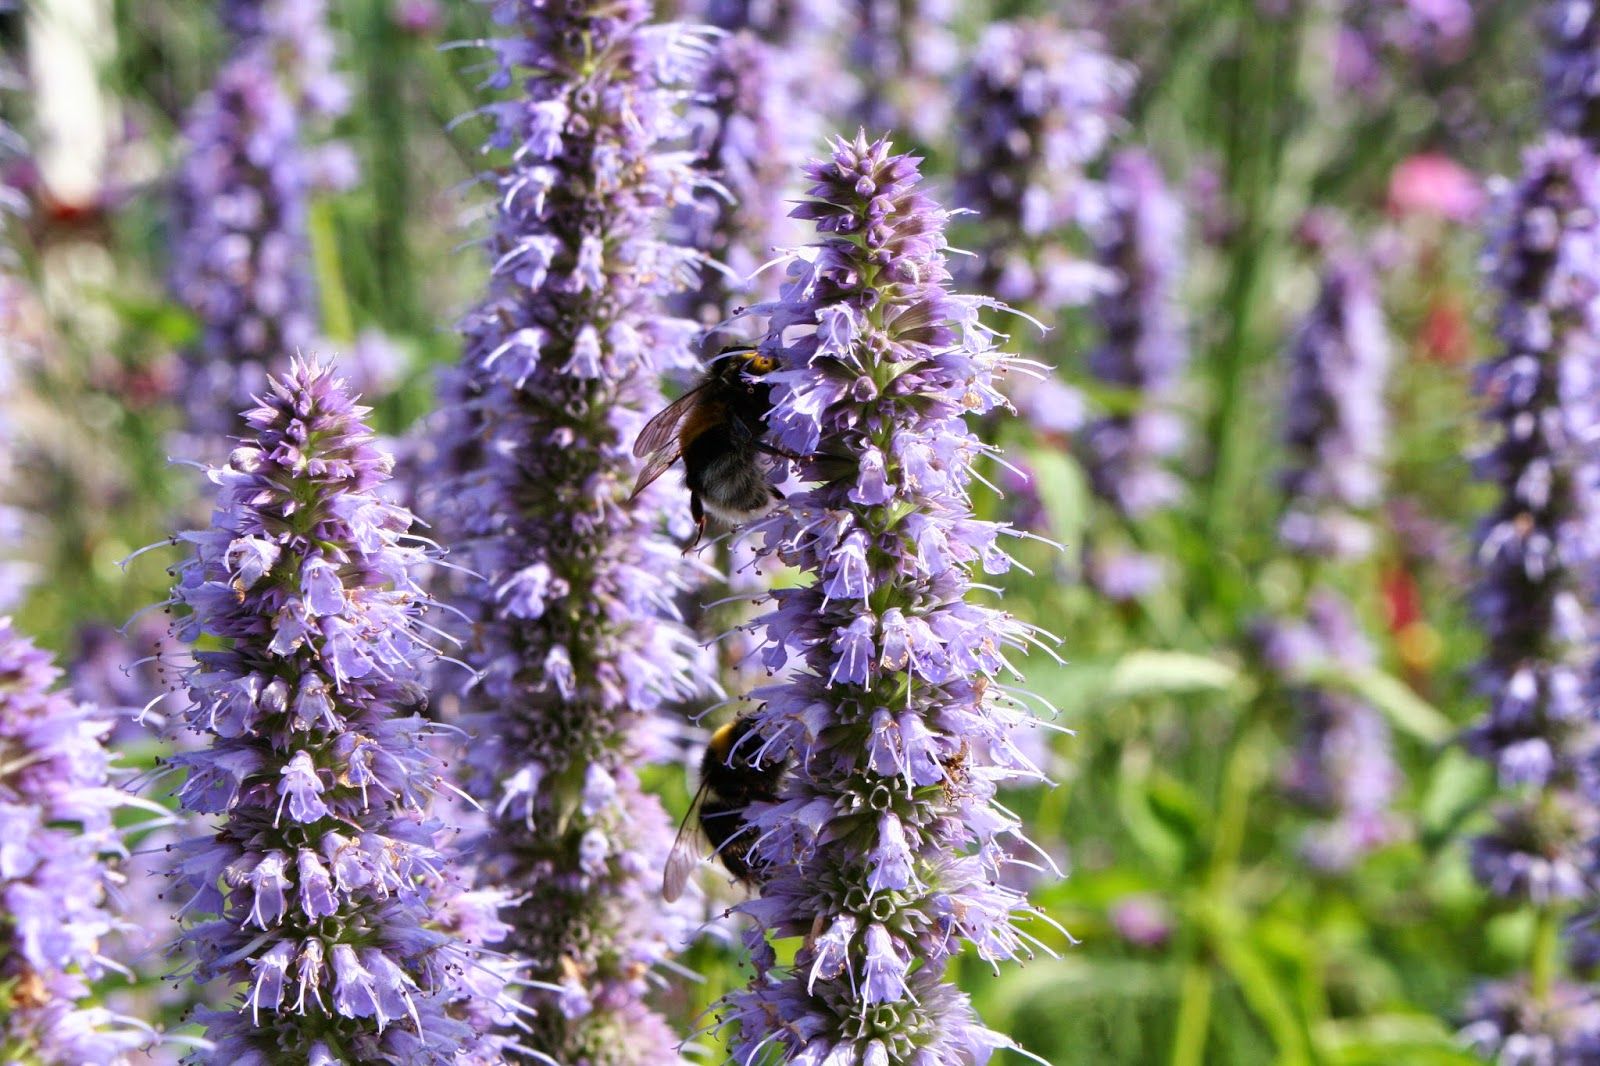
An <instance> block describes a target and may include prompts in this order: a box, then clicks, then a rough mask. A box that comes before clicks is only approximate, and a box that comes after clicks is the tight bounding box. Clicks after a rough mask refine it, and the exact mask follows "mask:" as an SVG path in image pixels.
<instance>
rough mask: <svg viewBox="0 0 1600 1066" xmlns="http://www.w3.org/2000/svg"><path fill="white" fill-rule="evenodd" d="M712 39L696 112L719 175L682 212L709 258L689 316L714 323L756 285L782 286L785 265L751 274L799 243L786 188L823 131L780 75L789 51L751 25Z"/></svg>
mask: <svg viewBox="0 0 1600 1066" xmlns="http://www.w3.org/2000/svg"><path fill="white" fill-rule="evenodd" d="M712 47H713V51H712V54H711V58H710V61H709V62H708V63H707V64H706V66H705V70H704V73H703V74H702V76H701V90H700V106H699V107H698V108H696V109H695V112H694V123H695V125H696V127H697V129H696V138H695V145H696V149H697V151H698V154H699V157H700V162H699V167H700V169H701V170H702V171H704V172H705V173H706V174H707V175H708V176H709V177H710V178H711V179H712V181H711V182H710V183H708V184H707V185H706V186H705V187H703V188H701V189H700V190H699V191H698V193H697V194H696V196H695V201H694V204H693V206H691V207H689V208H686V209H683V210H681V211H680V212H679V214H680V219H681V224H682V225H683V227H684V230H685V232H684V234H683V237H682V243H684V244H687V245H688V246H690V247H692V248H697V249H699V250H700V251H702V252H704V253H705V254H706V256H707V257H708V259H709V260H710V261H709V262H708V263H707V264H706V265H705V266H704V267H703V268H702V269H701V271H700V277H699V284H698V285H697V286H696V287H695V289H694V290H693V291H691V292H689V293H687V294H685V295H684V296H683V297H682V298H681V299H683V300H684V301H686V310H687V311H688V317H691V318H694V319H695V320H697V321H698V322H700V323H701V324H702V325H704V326H707V327H710V326H715V325H717V324H718V323H720V322H722V321H723V320H724V319H725V318H727V317H728V316H729V314H730V313H732V311H733V310H734V306H733V304H734V301H735V298H736V297H738V296H742V294H743V293H744V292H745V291H746V290H747V289H748V287H749V286H750V285H751V284H758V285H759V286H760V290H759V291H763V292H764V293H765V295H768V296H771V295H775V294H776V291H777V283H778V274H777V271H776V270H768V271H766V272H765V273H764V274H762V275H761V277H760V278H758V279H756V281H755V282H749V281H747V279H749V278H751V276H752V275H754V274H755V273H756V270H757V268H758V267H760V266H761V265H762V264H763V263H765V262H767V261H768V260H770V259H772V258H774V257H775V256H776V255H777V254H778V252H777V249H778V248H779V247H780V246H782V245H788V244H792V243H793V240H791V235H792V234H793V233H794V231H795V227H794V226H793V224H792V223H789V222H788V216H787V213H786V212H785V211H784V207H783V201H784V193H785V192H786V191H787V185H788V183H789V182H790V181H791V180H792V179H793V175H794V172H795V169H796V168H797V167H798V166H799V165H800V160H801V158H802V153H803V150H804V149H803V146H804V145H806V144H809V143H810V141H811V140H812V137H813V132H814V131H813V130H812V129H811V125H812V123H811V122H810V121H808V117H809V111H808V110H807V109H804V108H800V107H796V106H795V105H794V101H793V99H792V97H791V95H790V93H789V91H788V86H787V85H786V83H785V80H784V79H783V78H782V77H780V69H781V67H782V66H783V58H784V54H783V53H782V52H781V51H779V50H778V49H777V48H774V47H773V46H771V45H768V44H767V43H765V42H764V41H762V40H761V39H760V38H759V37H757V36H756V35H755V34H754V33H752V32H751V31H749V30H736V31H734V32H730V33H727V34H726V35H724V36H721V37H719V38H718V39H717V40H716V41H715V42H714V43H713V46H712Z"/></svg>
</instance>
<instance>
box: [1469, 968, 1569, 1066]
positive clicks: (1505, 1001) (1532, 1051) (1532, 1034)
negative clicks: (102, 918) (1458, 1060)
mask: <svg viewBox="0 0 1600 1066" xmlns="http://www.w3.org/2000/svg"><path fill="white" fill-rule="evenodd" d="M1460 1037H1461V1040H1462V1042H1463V1043H1465V1044H1466V1045H1467V1046H1468V1047H1470V1048H1471V1049H1472V1050H1473V1051H1475V1052H1477V1053H1478V1054H1479V1055H1482V1056H1484V1057H1485V1058H1487V1059H1490V1060H1491V1061H1493V1062H1497V1063H1505V1064H1507V1066H1564V1064H1567V1063H1579V1062H1592V1061H1594V1057H1595V1055H1596V1054H1600V1004H1597V1003H1596V1001H1595V998H1594V993H1593V991H1592V990H1591V989H1589V988H1586V987H1584V986H1583V985H1578V984H1568V983H1565V982H1562V983H1558V984H1556V985H1555V986H1554V987H1553V988H1551V989H1550V990H1549V993H1548V994H1547V995H1545V996H1542V997H1541V996H1535V995H1533V994H1532V991H1531V989H1530V988H1529V986H1528V982H1526V981H1522V980H1512V981H1498V982H1492V983H1489V984H1485V985H1483V986H1481V987H1480V988H1479V989H1478V990H1477V991H1476V992H1474V993H1473V996H1472V999H1471V1001H1470V1002H1469V1003H1468V1004H1467V1008H1466V1024H1465V1025H1464V1026H1463V1027H1462V1029H1461V1033H1460Z"/></svg>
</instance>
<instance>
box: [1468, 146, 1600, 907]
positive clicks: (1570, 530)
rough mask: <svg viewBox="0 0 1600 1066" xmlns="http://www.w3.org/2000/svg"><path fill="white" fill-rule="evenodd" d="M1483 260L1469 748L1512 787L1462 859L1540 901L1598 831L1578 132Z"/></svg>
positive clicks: (1596, 273)
mask: <svg viewBox="0 0 1600 1066" xmlns="http://www.w3.org/2000/svg"><path fill="white" fill-rule="evenodd" d="M1491 263H1492V270H1493V275H1492V276H1493V279H1494V281H1495V283H1496V285H1497V287H1498V288H1499V289H1500V290H1501V292H1502V293H1504V297H1505V298H1504V302H1503V303H1502V305H1501V309H1500V314H1499V318H1498V320H1497V324H1496V333H1497V335H1498V337H1499V341H1500V345H1501V352H1500V354H1499V355H1497V356H1496V357H1495V358H1494V359H1493V360H1492V361H1491V362H1489V363H1488V364H1486V365H1485V366H1484V367H1483V369H1482V370H1481V371H1480V376H1479V382H1478V385H1479V392H1480V393H1481V395H1482V396H1483V398H1484V403H1485V417H1486V419H1487V420H1488V422H1489V423H1490V425H1491V426H1493V427H1494V429H1495V438H1494V440H1493V441H1492V444H1491V446H1490V447H1489V449H1488V450H1487V451H1486V452H1485V453H1484V454H1482V455H1481V456H1480V457H1479V459H1478V461H1477V471H1478V474H1479V476H1480V477H1482V478H1483V479H1484V480H1487V481H1490V482H1492V483H1493V484H1495V485H1496V486H1497V487H1498V489H1499V491H1500V499H1499V503H1498V504H1497V506H1496V507H1495V509H1494V511H1493V512H1491V513H1490V515H1489V516H1488V517H1487V518H1486V519H1485V520H1484V521H1483V522H1482V523H1481V524H1480V526H1479V529H1478V533H1477V561H1478V567H1479V579H1478V584H1477V587H1476V589H1475V591H1474V594H1473V606H1474V609H1475V613H1476V614H1477V616H1478V620H1479V623H1480V624H1481V625H1482V627H1483V630H1484V633H1485V635H1486V637H1487V639H1488V648H1487V652H1486V655H1485V657H1484V661H1483V662H1482V663H1481V664H1480V667H1479V676H1480V682H1481V686H1482V689H1483V691H1484V692H1485V694H1486V695H1487V696H1488V698H1489V711H1488V714H1487V715H1486V716H1485V717H1484V719H1483V720H1482V721H1481V722H1479V724H1478V725H1477V726H1475V727H1474V728H1473V729H1471V730H1470V731H1469V732H1468V734H1467V746H1468V747H1469V748H1470V749H1471V750H1472V751H1473V752H1474V753H1475V754H1478V755H1480V756H1482V757H1483V758H1484V759H1486V760H1487V761H1489V762H1490V763H1491V764H1492V765H1493V766H1494V767H1495V769H1496V771H1497V773H1498V776H1499V778H1500V782H1501V784H1502V786H1503V787H1505V788H1506V789H1508V790H1512V791H1513V792H1515V793H1516V795H1515V796H1514V797H1513V798H1511V799H1510V800H1508V801H1507V803H1506V805H1505V806H1504V807H1503V808H1502V810H1501V811H1500V814H1499V822H1498V825H1497V827H1496V828H1495V829H1494V830H1492V831H1491V832H1490V833H1489V834H1488V835H1487V836H1485V837H1483V838H1481V839H1480V840H1478V841H1477V842H1476V843H1475V845H1474V849H1473V868H1474V870H1475V871H1476V872H1477V874H1478V877H1479V879H1480V880H1481V881H1483V883H1484V884H1486V885H1487V886H1489V887H1490V888H1491V889H1492V890H1493V891H1494V892H1496V893H1497V894H1499V895H1503V896H1510V897H1513V898H1517V899H1523V900H1534V901H1537V902H1544V903H1549V902H1553V901H1558V900H1562V899H1574V898H1584V897H1589V896H1591V895H1592V893H1593V887H1592V883H1591V879H1592V877H1593V863H1594V860H1595V855H1594V844H1593V840H1594V838H1595V834H1596V832H1597V831H1600V824H1597V820H1600V816H1597V814H1596V811H1595V808H1594V806H1593V804H1592V802H1591V801H1590V800H1588V799H1585V798H1584V797H1583V796H1582V794H1581V792H1580V785H1581V778H1582V773H1581V772H1582V770H1583V769H1584V764H1585V762H1586V761H1587V760H1589V759H1590V758H1591V756H1592V753H1593V750H1594V730H1595V727H1594V718H1593V696H1592V689H1591V686H1592V685H1593V679H1594V671H1595V666H1596V661H1595V658H1596V657H1595V640H1596V637H1597V630H1596V627H1595V620H1594V612H1593V607H1592V603H1593V591H1592V588H1593V586H1592V584H1591V583H1592V582H1593V580H1594V577H1595V566H1596V561H1597V558H1600V551H1597V549H1600V527H1597V525H1596V519H1597V516H1600V511H1597V507H1596V495H1595V494H1596V489H1597V484H1596V476H1597V469H1596V465H1595V460H1594V453H1593V441H1594V439H1595V432H1596V426H1597V425H1600V406H1597V399H1600V397H1597V393H1596V389H1595V379H1594V375H1595V370H1594V367H1595V365H1596V359H1597V355H1600V341H1597V337H1600V321H1597V320H1596V314H1595V306H1596V304H1595V301H1596V299H1597V297H1600V164H1597V161H1596V159H1595V157H1594V156H1593V155H1592V153H1591V152H1590V151H1589V149H1588V148H1587V147H1586V146H1584V145H1583V144H1582V143H1581V142H1579V141H1577V140H1575V139H1572V138H1567V137H1561V136H1551V137H1549V138H1547V139H1546V140H1545V141H1544V142H1542V143H1541V144H1538V145H1536V146H1535V147H1533V148H1531V149H1529V150H1528V151H1527V152H1526V153H1525V155H1524V157H1523V175H1522V179H1521V180H1520V181H1519V182H1518V183H1517V184H1516V185H1515V186H1514V187H1513V188H1510V189H1508V190H1506V192H1505V195H1503V196H1502V197H1501V202H1500V203H1499V205H1498V212H1497V229H1496V230H1495V233H1494V237H1493V240H1492V245H1491Z"/></svg>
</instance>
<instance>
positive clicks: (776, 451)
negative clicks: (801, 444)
mask: <svg viewBox="0 0 1600 1066" xmlns="http://www.w3.org/2000/svg"><path fill="white" fill-rule="evenodd" d="M755 447H756V451H758V452H764V453H766V454H767V455H776V456H777V457H778V458H779V459H787V460H789V461H790V462H791V463H798V462H799V461H800V460H802V459H804V458H805V456H803V455H801V454H800V453H798V452H791V451H790V450H789V449H788V448H780V447H778V446H777V445H776V444H768V443H767V442H766V441H764V440H758V441H756V445H755Z"/></svg>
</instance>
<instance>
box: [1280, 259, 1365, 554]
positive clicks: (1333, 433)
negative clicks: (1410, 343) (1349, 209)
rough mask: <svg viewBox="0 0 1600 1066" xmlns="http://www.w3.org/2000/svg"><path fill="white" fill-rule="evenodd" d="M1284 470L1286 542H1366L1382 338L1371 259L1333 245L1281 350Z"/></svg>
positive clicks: (1331, 547)
mask: <svg viewBox="0 0 1600 1066" xmlns="http://www.w3.org/2000/svg"><path fill="white" fill-rule="evenodd" d="M1286 358H1287V360H1288V385H1287V395H1286V397H1285V400H1284V408H1285V412H1286V413H1285V416H1284V417H1285V424H1284V443H1285V445H1286V446H1287V448H1288V450H1289V468H1288V470H1287V471H1285V473H1284V475H1283V485H1284V490H1285V492H1286V493H1287V494H1288V497H1289V500H1288V511H1287V513H1286V514H1285V516H1284V518H1283V521H1282V523H1281V524H1280V525H1279V529H1278V533H1279V536H1280V537H1282V538H1283V541H1284V543H1286V544H1287V545H1288V546H1289V547H1290V548H1291V549H1292V550H1294V551H1297V552H1301V553H1304V554H1307V555H1312V556H1332V557H1337V558H1351V557H1358V556H1361V555H1364V554H1366V553H1367V552H1368V551H1370V550H1371V547H1372V530H1371V527H1370V526H1369V525H1368V523H1367V520H1366V517H1365V515H1364V513H1363V512H1365V511H1366V510H1368V509H1369V508H1371V507H1372V506H1374V505H1375V504H1376V503H1377V502H1378V500H1379V497H1380V495H1381V493H1382V489H1383V475H1382V470H1381V464H1382V461H1383V453H1384V443H1385V437H1386V436H1387V432H1388V425H1387V417H1386V414H1385V410H1384V396H1383V393H1384V386H1385V383H1386V381H1387V376H1388V372H1389V338H1388V334H1387V332H1386V330H1385V328H1384V322H1383V308H1382V305H1381V303H1380V302H1379V297H1378V290H1377V286H1376V284H1375V282H1374V280H1373V277H1372V272H1371V268H1370V267H1369V266H1368V265H1367V263H1366V262H1365V261H1364V260H1362V259H1360V258H1359V257H1357V256H1356V255H1355V254H1354V253H1350V252H1334V253H1332V254H1331V255H1330V256H1329V257H1328V260H1327V262H1326V263H1325V265H1324V268H1323V274H1322V280H1321V288H1320V291H1319V293H1318V295H1317V302H1316V304H1315V305H1314V306H1313V307H1312V308H1311V311H1310V312H1309V313H1308V314H1307V315H1306V317H1305V319H1304V320H1303V321H1302V322H1301V323H1300V327H1299V329H1298V330H1297V331H1296V333H1295V336H1294V339H1293V341H1292V342H1291V343H1290V345H1289V348H1288V351H1287V353H1286Z"/></svg>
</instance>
